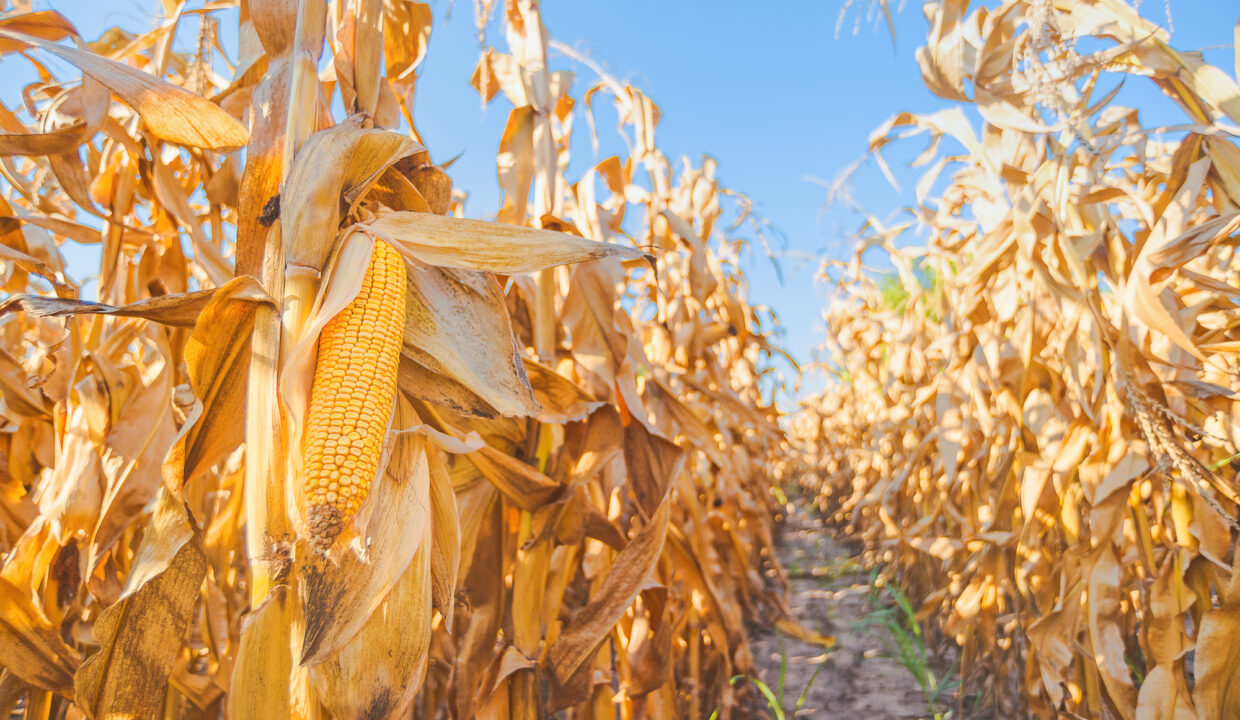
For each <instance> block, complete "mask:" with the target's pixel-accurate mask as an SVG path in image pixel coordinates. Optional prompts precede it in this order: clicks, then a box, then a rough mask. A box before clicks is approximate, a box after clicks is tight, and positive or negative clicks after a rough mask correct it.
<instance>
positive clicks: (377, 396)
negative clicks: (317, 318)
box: [302, 241, 405, 552]
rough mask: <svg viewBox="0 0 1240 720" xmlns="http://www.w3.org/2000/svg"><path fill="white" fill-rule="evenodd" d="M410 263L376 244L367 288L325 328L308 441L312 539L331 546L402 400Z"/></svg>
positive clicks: (363, 490)
mask: <svg viewBox="0 0 1240 720" xmlns="http://www.w3.org/2000/svg"><path fill="white" fill-rule="evenodd" d="M404 321H405V265H404V260H402V259H401V256H400V254H399V253H398V252H397V251H396V250H395V249H394V248H392V247H391V246H390V245H388V244H387V243H385V242H382V241H378V242H376V243H375V249H374V252H373V253H372V254H371V258H370V267H369V268H367V270H366V275H365V277H364V278H363V280H362V287H361V290H360V291H359V292H358V294H357V297H356V298H354V299H353V301H352V302H351V303H349V305H348V306H346V307H345V308H344V309H343V310H341V311H340V312H339V313H338V314H337V315H336V316H335V317H333V318H332V319H331V320H330V321H328V323H327V324H326V325H325V326H324V327H323V332H322V334H321V335H320V337H319V355H318V362H317V365H316V366H315V370H314V384H313V386H312V389H311V397H310V411H309V417H308V420H307V427H306V432H305V435H304V436H303V437H304V441H303V443H302V453H303V457H304V477H305V485H304V487H305V495H306V505H307V512H306V515H307V521H308V524H309V532H310V545H311V547H313V548H314V549H315V550H316V551H319V552H326V551H327V550H328V549H329V548H330V547H331V546H332V543H333V542H335V540H336V538H337V537H338V536H339V535H340V533H341V531H342V530H344V528H345V526H346V525H347V524H348V522H349V521H350V520H351V519H352V518H353V516H354V514H355V513H356V512H357V510H358V508H360V507H361V505H362V502H363V501H365V499H366V496H367V494H368V493H369V492H370V486H371V483H372V482H373V481H374V478H375V474H376V472H377V471H378V469H379V459H380V457H381V456H382V454H383V441H384V437H385V435H386V433H387V427H388V422H389V419H390V418H391V414H392V403H393V402H394V401H395V398H396V374H397V369H398V367H399V366H400V348H401V341H402V336H403V333H404Z"/></svg>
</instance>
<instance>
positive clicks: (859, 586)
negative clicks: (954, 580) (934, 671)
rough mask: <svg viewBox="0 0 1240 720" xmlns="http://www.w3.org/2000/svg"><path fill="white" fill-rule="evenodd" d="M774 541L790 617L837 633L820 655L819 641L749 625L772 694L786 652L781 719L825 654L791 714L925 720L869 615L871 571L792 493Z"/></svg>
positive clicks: (883, 632) (915, 688)
mask: <svg viewBox="0 0 1240 720" xmlns="http://www.w3.org/2000/svg"><path fill="white" fill-rule="evenodd" d="M777 546H778V552H779V559H780V562H781V563H782V564H783V566H784V568H785V569H786V570H787V571H788V577H789V585H790V587H789V597H788V599H789V605H790V606H791V609H792V613H793V615H794V617H795V618H796V619H797V620H799V621H800V622H801V624H802V625H803V626H804V627H806V628H808V629H809V630H813V631H816V632H819V633H822V634H824V635H834V636H835V638H836V645H835V647H834V648H833V649H832V650H830V651H829V652H826V653H825V655H824V650H823V648H822V646H821V645H815V644H811V643H807V642H803V641H800V640H797V639H795V638H792V637H789V636H787V635H784V634H783V633H777V632H775V631H774V628H754V629H753V632H754V635H753V638H752V640H753V652H754V662H755V665H756V667H757V674H758V677H759V678H760V679H761V680H762V681H763V682H765V683H766V684H767V685H768V686H769V687H770V688H771V689H772V690H774V691H775V692H776V693H778V690H777V687H778V683H779V674H780V665H781V658H782V657H784V656H786V657H787V671H786V675H785V681H784V682H785V691H784V701H783V705H784V708H785V711H786V712H787V714H788V717H790V718H791V717H793V712H792V711H793V708H794V706H795V704H796V702H797V698H798V697H799V696H800V695H801V691H802V690H803V689H804V688H805V687H806V684H807V683H808V682H809V681H810V678H811V676H812V675H813V674H814V670H815V668H816V667H817V666H818V665H819V664H820V663H822V662H824V657H825V662H826V666H825V667H824V668H823V669H822V671H821V672H820V673H819V674H818V677H817V679H815V680H814V683H813V685H812V686H811V688H810V691H809V695H808V697H807V699H806V702H805V704H804V705H803V706H802V708H801V710H800V711H799V712H797V713H796V715H795V717H798V718H835V717H840V718H870V719H873V720H887V719H891V720H906V719H912V718H932V717H933V715H932V714H931V712H930V708H929V707H928V706H927V703H926V700H925V698H924V696H923V694H922V691H921V688H920V687H919V685H918V683H917V681H916V680H915V679H914V677H913V675H912V674H911V673H910V672H909V671H908V670H907V669H905V667H904V666H903V665H901V664H900V663H899V662H898V661H896V660H895V659H893V658H892V657H890V652H891V650H892V648H893V644H892V640H891V635H890V633H889V631H888V630H887V629H886V628H884V627H883V626H882V624H881V623H880V622H877V621H875V620H874V618H873V617H872V613H873V611H874V610H875V609H876V604H875V599H874V596H873V595H872V592H873V585H872V584H871V577H870V575H869V574H868V573H863V572H861V571H860V568H859V567H858V565H857V564H856V562H855V561H854V559H853V552H852V551H851V550H850V549H849V548H848V547H847V546H846V545H845V544H844V543H842V542H841V541H840V540H838V539H837V538H836V537H835V536H834V535H833V534H832V533H831V531H830V530H828V529H827V528H825V527H824V526H823V524H822V522H821V520H820V518H819V516H818V514H817V513H816V512H814V511H813V509H812V508H811V507H810V504H809V502H808V501H806V500H804V499H800V498H792V512H791V513H790V514H789V516H788V518H787V520H786V521H785V522H784V523H783V525H782V527H781V529H780V536H779V537H778V538H777ZM781 643H782V646H781ZM763 707H765V706H763Z"/></svg>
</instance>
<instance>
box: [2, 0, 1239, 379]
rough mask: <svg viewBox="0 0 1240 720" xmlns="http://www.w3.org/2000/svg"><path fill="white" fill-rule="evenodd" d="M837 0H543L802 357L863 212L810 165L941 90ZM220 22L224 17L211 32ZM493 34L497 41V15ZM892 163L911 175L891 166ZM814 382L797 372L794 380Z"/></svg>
mask: <svg viewBox="0 0 1240 720" xmlns="http://www.w3.org/2000/svg"><path fill="white" fill-rule="evenodd" d="M898 2H899V0H895V3H898ZM198 4H199V3H194V6H197V5H198ZM497 4H501V5H502V3H497ZM985 4H986V5H990V6H994V5H997V3H995V2H987V3H985ZM1228 4H1229V3H1225V2H1219V3H1215V2H1210V1H1208V0H1170V10H1171V17H1172V21H1173V29H1174V33H1173V36H1172V45H1173V46H1175V47H1177V48H1178V49H1182V50H1183V49H1188V50H1192V49H1203V48H1205V49H1206V51H1205V52H1206V58H1207V59H1208V60H1209V61H1211V62H1213V63H1215V64H1217V65H1219V66H1220V67H1222V68H1224V69H1227V70H1230V69H1231V68H1232V67H1233V64H1232V63H1233V51H1232V45H1231V44H1232V41H1233V40H1232V37H1233V36H1232V29H1233V25H1234V23H1235V21H1236V14H1237V12H1240V4H1237V5H1235V6H1233V9H1230V10H1223V9H1220V8H1222V7H1224V6H1226V5H1228ZM431 5H432V8H433V9H434V12H435V18H436V24H435V27H434V29H433V31H432V34H431V46H430V50H429V53H428V56H427V59H426V62H425V63H424V65H423V68H422V76H421V79H420V80H419V85H418V90H417V106H416V109H415V119H416V121H417V123H418V127H419V130H420V131H421V132H422V134H423V135H424V137H425V139H426V141H427V144H428V145H429V147H430V149H431V151H432V153H433V159H434V160H435V161H437V162H442V161H444V160H447V159H449V158H451V157H452V156H454V155H457V154H458V153H463V154H462V156H461V158H460V159H459V160H458V161H457V162H456V163H455V164H454V165H453V167H452V174H453V176H454V179H455V181H456V184H457V186H458V187H461V188H463V189H465V190H467V191H468V192H469V194H470V199H469V202H468V203H467V205H466V210H467V212H468V213H469V214H470V215H471V216H476V217H486V216H488V215H490V214H493V213H494V211H495V209H496V208H497V207H498V189H497V186H496V180H495V151H496V149H497V146H498V143H499V138H500V135H501V133H502V130H503V128H504V124H505V122H506V119H507V115H508V111H509V109H510V108H509V106H508V105H507V103H506V101H504V100H502V97H501V98H499V99H497V100H496V102H494V103H492V105H491V106H490V107H489V108H486V109H483V108H482V107H481V103H480V101H479V98H478V96H477V94H476V93H475V92H474V91H473V89H472V88H470V87H469V85H468V80H469V76H470V74H471V73H472V70H473V67H474V65H475V62H476V60H477V55H478V45H477V39H476V31H475V28H474V18H473V3H472V2H469V1H468V0H456V2H455V3H450V2H446V1H445V0H432V2H431ZM842 5H843V1H842V0H828V1H826V2H786V1H785V2H774V3H767V4H764V5H763V6H759V5H758V4H756V3H750V2H739V1H729V0H720V1H718V2H705V1H692V2H690V1H687V0H686V1H683V2H669V1H668V0H663V1H662V2H656V1H655V0H627V1H626V2H608V3H604V2H597V1H595V0H588V1H586V2H582V1H581V0H544V2H543V3H542V10H543V19H544V22H545V24H546V25H547V27H548V30H549V31H550V34H551V36H552V37H553V38H555V39H557V40H559V41H560V42H562V43H564V44H565V45H568V46H571V47H573V48H575V49H576V50H577V51H579V52H582V53H584V54H586V55H588V56H589V57H591V58H592V59H593V60H594V61H595V62H597V63H599V64H600V65H601V66H602V67H604V68H605V69H606V70H607V71H608V72H610V73H611V74H613V75H615V76H617V77H619V78H621V79H623V80H627V81H629V82H630V83H632V84H634V85H636V86H638V87H640V88H641V89H643V90H644V91H645V92H646V93H647V94H648V95H649V96H650V97H651V98H652V99H653V100H654V101H655V102H656V103H657V104H658V105H659V106H660V108H661V109H662V112H663V115H662V122H661V124H660V130H659V138H660V146H661V147H662V149H663V151H664V152H665V153H666V154H668V155H669V156H670V157H672V158H673V159H675V158H678V157H679V156H681V155H687V156H689V157H690V158H693V159H694V160H695V161H696V160H697V159H698V158H700V156H701V155H702V154H703V153H708V154H710V155H712V156H713V157H714V158H715V159H716V160H718V162H719V172H718V175H719V178H720V180H721V182H722V184H723V185H724V186H726V187H728V188H731V189H733V190H736V191H739V192H742V193H745V194H746V195H748V196H749V197H750V198H751V199H752V200H753V201H754V205H755V209H756V210H757V211H758V212H759V213H761V214H762V216H764V217H765V218H766V219H767V220H768V221H769V222H770V223H772V225H773V227H774V228H775V229H776V230H777V234H776V235H773V236H772V243H773V249H774V250H775V251H776V252H777V254H778V262H779V264H780V267H781V269H782V275H783V277H782V282H781V280H780V278H779V277H778V276H777V274H776V272H775V270H774V268H773V266H772V263H771V262H770V261H769V260H768V259H767V257H766V255H765V253H764V252H762V250H761V248H760V246H755V247H756V249H755V252H754V253H752V254H751V256H750V257H749V258H748V259H747V266H746V270H747V271H748V274H749V277H750V283H751V285H750V302H751V303H753V304H758V305H768V306H770V307H772V308H773V309H774V310H775V311H776V313H778V315H779V316H780V320H781V321H782V323H783V326H784V335H783V338H782V342H783V345H784V346H785V347H786V348H787V349H789V350H790V351H791V352H792V353H793V355H794V356H795V357H797V358H798V359H799V360H801V361H802V362H805V361H808V360H810V359H811V358H812V356H813V350H814V348H815V347H817V346H818V345H819V344H820V343H821V342H822V338H823V328H822V325H821V321H820V315H821V311H822V308H823V306H824V304H825V303H826V301H827V299H828V292H829V289H828V288H827V287H826V286H825V285H823V284H822V283H820V282H816V280H815V277H816V275H817V272H818V268H819V258H821V257H824V256H826V257H833V258H837V259H846V258H847V257H849V256H850V254H851V246H852V244H851V237H852V235H853V234H854V233H855V232H856V230H857V229H858V228H859V227H860V225H861V222H862V220H861V217H860V216H859V215H858V214H857V213H856V212H854V211H852V210H850V209H848V208H846V207H840V206H834V207H830V208H825V209H824V201H825V199H826V197H827V190H826V189H825V188H824V187H823V186H822V185H820V184H818V183H816V182H814V180H813V178H820V179H823V180H830V179H831V178H833V177H835V176H836V175H837V173H839V172H840V171H841V170H843V169H844V168H846V167H847V166H849V165H850V164H851V163H853V162H854V161H856V160H857V159H858V158H860V157H861V156H862V155H863V154H864V152H865V148H866V141H867V138H868V136H869V134H870V132H871V130H873V128H874V127H876V126H877V125H879V124H880V123H882V122H883V121H884V120H885V119H887V118H888V117H889V116H891V115H892V114H894V113H896V112H899V111H904V110H908V111H915V112H927V111H933V110H935V109H939V108H941V107H944V106H945V105H946V103H944V102H943V101H941V100H939V99H938V98H935V97H934V96H932V95H931V94H930V93H929V92H928V91H926V90H925V89H924V86H923V85H922V83H921V78H920V74H919V71H918V67H917V64H916V62H915V60H914V52H915V51H916V49H917V47H919V46H920V45H921V44H923V42H924V39H925V31H926V27H927V25H926V21H925V19H924V16H923V14H922V12H921V7H920V3H917V2H907V6H906V7H904V8H903V9H902V10H901V11H899V12H897V13H896V14H895V16H894V17H895V24H896V37H897V42H896V44H895V45H894V46H893V44H892V40H891V37H890V35H889V34H888V31H887V29H886V26H885V25H883V24H882V23H881V21H877V22H876V20H877V19H876V18H870V17H868V16H867V10H866V3H865V1H864V0H859V2H858V3H857V4H856V5H855V6H854V7H852V8H851V9H850V10H849V12H848V13H847V15H846V17H845V19H844V22H843V25H842V31H841V32H840V33H839V35H838V36H837V34H836V28H837V23H838V21H839V17H840V9H841V7H842ZM36 7H37V8H40V9H42V8H54V9H57V10H59V11H61V12H62V13H63V14H64V15H66V16H67V17H69V18H70V19H71V20H73V21H74V22H75V23H76V24H77V25H78V27H79V29H80V30H81V31H82V33H83V34H84V35H85V36H87V37H88V38H93V37H96V36H97V35H98V33H99V32H100V31H101V30H102V29H103V28H105V27H107V26H110V25H122V26H124V27H127V28H130V29H134V30H143V29H147V28H149V27H151V25H152V23H153V22H154V20H155V18H154V15H153V14H154V13H158V12H159V9H158V8H159V3H158V2H156V0H91V1H89V2H84V1H83V0H36ZM449 11H450V12H449ZM1141 11H1142V14H1143V15H1145V16H1146V17H1148V18H1150V19H1152V20H1154V21H1155V22H1158V23H1160V24H1162V25H1164V26H1166V25H1167V16H1166V11H1165V7H1164V3H1163V2H1159V1H1158V0H1146V1H1145V3H1144V4H1143V5H1142V6H1141ZM228 24H229V23H228V21H225V22H224V25H228ZM854 30H856V32H855V33H854ZM182 37H183V42H184V43H187V44H188V43H192V42H193V41H194V33H193V31H192V26H188V27H187V29H185V30H183V31H182ZM234 37H235V34H231V33H228V34H225V35H224V41H225V42H226V43H229V42H230V39H231V38H234ZM491 42H492V43H493V44H495V45H497V46H500V47H503V39H502V34H501V33H500V32H498V31H497V29H495V28H493V29H492V33H491ZM551 62H552V64H553V67H554V68H555V69H575V70H577V71H578V78H577V81H576V85H575V86H574V89H573V94H574V96H575V97H578V98H580V97H581V95H582V94H583V93H584V92H585V90H586V89H587V88H588V87H589V86H590V84H592V75H591V73H590V71H589V70H588V69H587V68H584V67H580V66H576V64H575V63H574V62H573V61H572V60H570V59H569V58H567V57H564V56H562V55H559V54H557V53H554V52H553V54H552V57H551ZM16 63H24V61H20V60H16V61H15V60H6V61H4V62H3V63H0V67H4V69H5V72H4V73H0V93H2V94H0V98H3V99H5V100H6V101H7V103H8V105H9V106H10V107H14V105H15V102H14V99H15V98H16V97H17V95H15V94H14V93H15V88H16V87H19V85H18V84H17V83H15V82H14V80H13V78H14V75H13V74H12V72H11V71H9V67H11V66H14V65H15V64H16ZM13 69H14V70H15V69H16V68H15V67H14V68H13ZM23 70H24V68H23ZM1121 101H1122V102H1125V103H1126V104H1129V105H1135V106H1137V107H1139V108H1141V111H1142V116H1143V118H1144V119H1145V121H1146V122H1147V123H1174V122H1180V121H1181V120H1182V115H1181V114H1180V113H1179V112H1178V111H1177V110H1176V109H1175V108H1174V107H1173V106H1172V105H1171V104H1170V102H1169V101H1167V100H1165V99H1164V98H1163V97H1162V96H1161V95H1160V94H1159V93H1158V91H1157V90H1156V89H1154V88H1153V85H1152V84H1151V83H1148V82H1145V81H1140V80H1139V79H1133V80H1131V81H1129V83H1128V84H1127V85H1126V87H1125V91H1124V94H1123V95H1122V96H1121ZM596 105H598V104H597V103H596ZM612 117H613V116H610V115H608V114H606V113H603V114H601V115H600V121H601V122H600V136H601V137H602V139H603V140H604V145H603V146H602V148H601V149H600V155H599V156H597V157H595V156H593V155H592V154H591V150H590V146H589V144H588V142H587V140H586V135H587V130H586V126H585V123H584V121H583V120H581V121H578V124H577V125H576V133H577V136H578V137H577V140H578V141H579V142H576V143H575V144H574V148H573V151H574V156H573V167H572V172H570V176H571V175H574V174H575V173H577V172H579V171H580V170H581V169H584V168H585V167H587V166H588V165H590V164H593V162H595V161H596V160H597V159H600V158H601V157H606V156H607V155H609V154H613V153H615V152H617V151H619V150H620V149H621V148H620V147H619V143H618V141H614V140H613V142H612V144H610V145H609V144H608V143H607V142H606V141H607V139H608V138H614V135H615V133H614V130H613V128H612V127H611V126H609V123H612ZM921 148H922V144H921V143H920V142H919V141H918V140H916V139H914V140H912V141H910V142H909V143H908V144H907V147H906V148H904V149H903V150H896V151H895V152H893V153H888V154H887V157H888V159H889V161H890V162H892V164H893V169H896V170H897V175H900V174H901V173H900V169H901V168H900V163H902V162H907V160H909V159H911V158H912V157H913V156H915V155H916V153H917V152H919V151H920V150H921ZM903 177H904V180H910V179H911V178H913V177H914V175H912V174H909V171H907V170H905V171H904V174H903ZM902 184H903V187H904V190H905V192H903V193H899V192H897V191H896V190H894V189H893V188H892V187H891V186H890V185H889V184H888V183H887V182H886V181H885V180H884V179H883V178H882V176H881V175H880V174H879V172H878V171H877V169H876V168H875V167H874V166H873V164H872V163H871V164H867V165H864V166H863V167H862V168H861V169H860V170H859V172H858V173H857V174H856V175H855V176H854V181H853V191H852V194H853V196H854V198H855V200H856V202H857V203H858V204H859V205H860V206H862V207H864V208H865V209H866V210H867V211H868V212H870V213H872V214H874V215H876V216H878V217H880V218H886V217H891V216H892V213H893V212H895V211H896V210H897V209H898V208H899V207H901V206H903V205H905V204H908V203H909V202H910V201H911V188H912V184H913V183H912V182H911V181H910V182H903V183H902ZM910 239H912V238H910ZM818 385H819V382H818V381H811V382H810V387H816V386H818Z"/></svg>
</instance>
